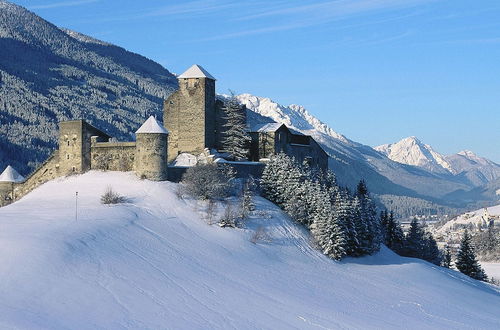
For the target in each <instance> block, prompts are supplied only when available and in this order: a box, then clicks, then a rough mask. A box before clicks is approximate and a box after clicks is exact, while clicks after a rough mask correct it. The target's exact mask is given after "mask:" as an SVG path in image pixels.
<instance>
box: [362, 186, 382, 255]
mask: <svg viewBox="0 0 500 330" xmlns="http://www.w3.org/2000/svg"><path fill="white" fill-rule="evenodd" d="M356 197H357V199H358V203H359V207H358V209H359V211H356V212H359V213H358V214H359V217H357V216H356V217H355V221H357V224H356V223H355V225H356V232H357V234H358V240H359V246H360V248H359V255H365V254H372V253H374V252H376V251H378V250H379V249H380V243H381V241H382V235H381V228H380V227H381V226H380V221H379V218H378V217H377V212H376V208H375V204H374V203H373V201H372V199H371V198H370V194H369V193H368V188H367V187H366V183H365V181H364V180H361V181H360V182H359V184H358V186H357V192H356Z"/></svg>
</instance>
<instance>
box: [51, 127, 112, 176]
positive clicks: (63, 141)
mask: <svg viewBox="0 0 500 330" xmlns="http://www.w3.org/2000/svg"><path fill="white" fill-rule="evenodd" d="M91 136H98V137H102V138H109V136H108V135H107V134H105V133H103V132H101V131H100V130H98V129H97V128H95V127H93V126H91V125H89V124H87V123H86V122H85V121H83V120H69V121H63V122H61V123H60V124H59V164H60V165H59V166H60V167H59V171H60V173H61V174H63V175H64V174H67V173H71V172H75V173H83V172H86V171H88V170H90V146H91V145H90V137H91Z"/></svg>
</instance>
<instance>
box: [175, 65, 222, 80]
mask: <svg viewBox="0 0 500 330" xmlns="http://www.w3.org/2000/svg"><path fill="white" fill-rule="evenodd" d="M177 78H208V79H213V80H216V79H215V78H214V77H213V76H212V75H211V74H210V73H208V72H207V70H205V69H203V67H202V66H201V65H198V64H194V65H193V66H191V67H190V68H189V69H187V70H186V71H185V72H184V73H183V74H181V75H180V76H179V77H177Z"/></svg>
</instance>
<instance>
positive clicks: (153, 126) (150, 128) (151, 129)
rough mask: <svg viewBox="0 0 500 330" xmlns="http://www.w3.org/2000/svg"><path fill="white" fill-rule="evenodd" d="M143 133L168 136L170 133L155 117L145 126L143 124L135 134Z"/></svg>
mask: <svg viewBox="0 0 500 330" xmlns="http://www.w3.org/2000/svg"><path fill="white" fill-rule="evenodd" d="M141 133H157V134H168V131H167V129H166V128H165V127H163V125H162V124H160V123H159V122H158V121H157V120H156V119H155V117H153V116H150V117H149V118H148V120H146V121H145V122H144V124H142V126H141V127H139V129H138V130H137V131H136V132H135V134H141Z"/></svg>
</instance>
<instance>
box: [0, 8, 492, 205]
mask: <svg viewBox="0 0 500 330" xmlns="http://www.w3.org/2000/svg"><path fill="white" fill-rule="evenodd" d="M0 4H2V6H0V36H1V37H0V47H2V49H4V51H3V52H2V53H0V96H1V97H2V100H3V101H4V102H3V104H2V102H0V119H1V120H2V122H5V123H7V125H2V126H1V127H0V150H1V151H0V166H2V167H5V166H6V165H8V163H12V165H13V166H14V167H15V168H16V169H18V170H19V171H20V172H21V174H24V175H26V174H27V173H28V172H29V170H31V169H33V168H34V167H35V166H36V165H37V164H38V163H40V162H43V161H44V160H45V159H46V158H47V156H48V155H49V154H50V152H51V151H52V150H54V149H55V147H56V143H57V137H56V135H57V124H58V122H59V121H61V120H67V119H75V118H83V119H85V120H87V121H89V122H90V123H91V124H93V125H95V126H96V127H99V128H100V129H102V130H104V131H105V132H106V133H108V134H110V135H112V136H116V137H117V138H119V139H130V137H131V132H134V131H135V130H136V129H137V128H138V127H139V126H140V125H141V124H142V122H143V121H144V119H145V118H146V117H147V116H149V115H151V114H153V115H157V116H158V117H160V118H161V116H162V103H163V99H164V98H165V97H166V96H168V95H169V94H170V93H171V92H172V91H173V90H175V89H176V88H177V80H176V78H175V76H174V75H173V74H171V73H170V72H169V71H168V70H167V69H165V68H163V67H162V66H161V65H160V64H158V63H155V62H153V61H151V60H149V59H147V58H145V57H143V56H141V55H138V54H135V53H131V52H128V51H126V50H125V49H123V48H121V47H118V46H114V45H111V44H108V43H105V42H101V41H99V40H97V39H94V38H92V37H88V36H85V35H83V34H81V33H78V32H74V31H70V30H67V29H62V28H58V27H56V26H55V25H53V24H51V23H50V22H47V21H45V20H43V19H42V18H40V17H38V16H36V15H35V14H33V13H31V12H29V11H27V10H26V9H24V8H22V7H19V6H17V5H13V4H7V3H6V2H5V1H2V2H0ZM7 7H8V8H9V9H8V10H7V9H5V8H7ZM19 54H22V56H19ZM239 98H240V102H242V103H244V104H246V105H247V107H248V109H249V111H248V117H249V119H250V120H252V121H280V122H283V123H285V124H287V125H288V126H290V127H292V128H295V129H297V130H299V131H302V132H304V133H305V134H310V135H312V136H313V137H314V138H315V139H316V140H317V141H318V143H320V144H321V145H322V146H323V148H324V149H325V151H327V153H328V154H329V155H330V156H331V162H330V163H331V168H332V170H333V171H334V172H335V173H336V174H337V176H338V179H339V182H340V183H341V184H342V185H344V186H348V187H350V188H353V187H354V186H355V185H356V183H357V182H358V181H359V180H360V179H365V180H366V181H367V183H368V184H369V187H370V190H371V191H372V192H374V193H377V194H389V195H399V196H409V197H414V198H424V199H428V200H431V201H433V202H438V203H444V202H446V203H448V202H449V201H452V202H453V203H454V204H453V205H462V204H463V203H461V201H460V199H455V197H453V196H462V193H463V192H466V193H468V192H469V191H470V190H471V189H472V188H474V187H475V186H474V185H472V184H471V179H469V178H468V177H467V176H465V175H464V176H463V177H460V176H455V177H453V176H450V175H448V174H446V173H444V174H443V173H432V172H430V171H428V170H425V169H423V168H420V167H417V166H411V165H406V164H401V163H398V162H394V161H392V160H390V159H389V158H387V157H386V156H384V155H383V154H381V153H380V152H377V151H376V150H374V149H372V148H371V147H369V146H366V145H363V144H360V143H357V142H355V141H352V140H350V139H348V138H347V137H345V136H344V135H342V134H340V133H338V132H336V131H335V130H333V129H332V128H330V127H329V126H328V125H326V124H325V123H323V122H321V121H320V120H319V119H317V118H316V117H314V116H313V115H311V114H310V113H309V112H308V110H307V109H305V108H304V107H302V106H300V105H296V104H292V105H289V106H282V105H279V104H278V103H276V102H273V101H272V100H271V99H270V98H263V97H257V96H253V95H250V94H242V95H240V96H239ZM480 175H482V174H481V173H476V176H478V178H477V180H481V178H479V176H480ZM483 176H484V177H485V178H487V175H483ZM455 192H460V193H457V194H454V193H455ZM469 195H470V194H469ZM447 196H448V197H447ZM450 196H451V197H450ZM488 196H490V194H488ZM444 199H446V201H445V200H444ZM468 200H469V198H468ZM462 206H463V205H462Z"/></svg>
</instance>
